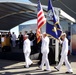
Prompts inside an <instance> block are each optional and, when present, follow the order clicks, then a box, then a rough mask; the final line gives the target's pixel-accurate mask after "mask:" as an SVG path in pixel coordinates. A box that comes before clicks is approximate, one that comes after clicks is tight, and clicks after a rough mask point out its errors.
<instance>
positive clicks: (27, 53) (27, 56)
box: [23, 35, 33, 68]
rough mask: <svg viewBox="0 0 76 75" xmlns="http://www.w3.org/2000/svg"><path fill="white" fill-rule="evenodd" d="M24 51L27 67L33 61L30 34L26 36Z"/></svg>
mask: <svg viewBox="0 0 76 75" xmlns="http://www.w3.org/2000/svg"><path fill="white" fill-rule="evenodd" d="M23 52H24V56H25V62H26V68H28V67H29V66H30V65H31V64H32V63H33V62H32V61H31V59H30V53H31V47H30V40H29V39H28V35H25V36H24V44H23Z"/></svg>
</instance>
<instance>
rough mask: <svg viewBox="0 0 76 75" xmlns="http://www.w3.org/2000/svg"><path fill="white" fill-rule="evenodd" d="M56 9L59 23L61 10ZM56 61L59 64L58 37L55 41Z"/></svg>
mask: <svg viewBox="0 0 76 75" xmlns="http://www.w3.org/2000/svg"><path fill="white" fill-rule="evenodd" d="M55 11H56V16H57V19H58V23H59V10H55ZM55 44H56V45H55V62H56V64H58V62H59V40H57V39H56V41H55Z"/></svg>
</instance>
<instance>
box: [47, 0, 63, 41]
mask: <svg viewBox="0 0 76 75" xmlns="http://www.w3.org/2000/svg"><path fill="white" fill-rule="evenodd" d="M46 33H47V34H49V35H51V36H53V37H54V38H56V39H58V38H59V37H60V36H61V33H62V29H61V26H60V25H59V23H58V19H57V16H56V14H55V11H54V9H53V6H52V3H51V0H49V1H48V13H47V23H46Z"/></svg>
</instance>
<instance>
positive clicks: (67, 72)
mask: <svg viewBox="0 0 76 75" xmlns="http://www.w3.org/2000/svg"><path fill="white" fill-rule="evenodd" d="M65 73H66V74H73V72H65Z"/></svg>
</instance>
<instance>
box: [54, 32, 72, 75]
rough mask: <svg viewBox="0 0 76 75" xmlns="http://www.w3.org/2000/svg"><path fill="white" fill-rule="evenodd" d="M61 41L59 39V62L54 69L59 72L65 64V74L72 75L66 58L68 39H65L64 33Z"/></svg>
mask: <svg viewBox="0 0 76 75" xmlns="http://www.w3.org/2000/svg"><path fill="white" fill-rule="evenodd" d="M61 38H62V41H61V40H60V39H59V41H60V43H61V44H62V51H61V59H60V62H59V64H58V66H56V67H54V68H55V69H56V70H57V71H59V70H60V68H61V66H62V64H63V62H65V65H66V67H67V72H66V73H69V74H71V73H73V70H72V68H71V65H70V64H69V62H68V57H67V54H68V39H67V38H66V33H62V36H61Z"/></svg>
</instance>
